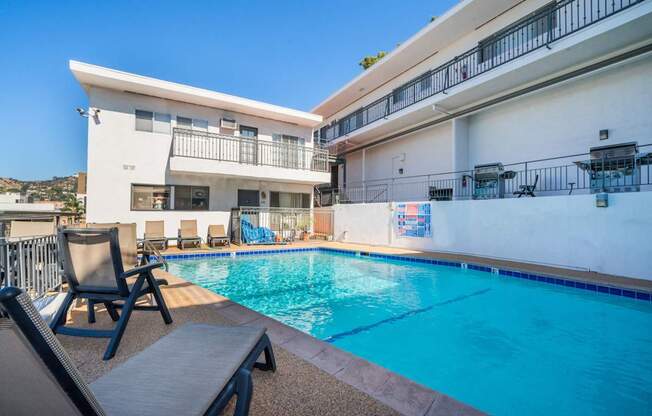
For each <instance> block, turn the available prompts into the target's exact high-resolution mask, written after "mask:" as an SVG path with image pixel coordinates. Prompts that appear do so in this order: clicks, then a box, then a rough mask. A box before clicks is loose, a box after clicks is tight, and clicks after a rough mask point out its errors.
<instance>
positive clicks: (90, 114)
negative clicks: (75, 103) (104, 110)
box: [76, 107, 100, 118]
mask: <svg viewBox="0 0 652 416" xmlns="http://www.w3.org/2000/svg"><path fill="white" fill-rule="evenodd" d="M76 110H77V112H78V113H79V115H80V116H81V117H85V118H88V117H97V116H98V115H99V114H100V110H99V108H91V109H89V110H88V111H87V110H84V109H83V108H81V107H77V109H76Z"/></svg>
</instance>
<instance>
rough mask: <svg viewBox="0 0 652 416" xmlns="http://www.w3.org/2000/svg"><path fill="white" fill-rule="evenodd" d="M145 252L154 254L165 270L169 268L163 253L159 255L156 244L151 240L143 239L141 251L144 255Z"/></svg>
mask: <svg viewBox="0 0 652 416" xmlns="http://www.w3.org/2000/svg"><path fill="white" fill-rule="evenodd" d="M145 253H152V254H154V257H156V260H157V261H160V262H161V263H163V268H164V269H165V271H166V272H167V271H168V270H169V266H168V262H167V260H165V257H164V256H163V255H161V252H160V251H159V250H158V248H156V246H155V245H154V244H152V242H151V241H149V240H143V253H142V254H143V255H145Z"/></svg>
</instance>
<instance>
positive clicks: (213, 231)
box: [208, 224, 226, 237]
mask: <svg viewBox="0 0 652 416" xmlns="http://www.w3.org/2000/svg"><path fill="white" fill-rule="evenodd" d="M208 235H210V236H211V237H226V232H225V231H224V226H223V225H222V224H219V225H209V226H208Z"/></svg>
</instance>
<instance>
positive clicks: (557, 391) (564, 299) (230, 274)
mask: <svg viewBox="0 0 652 416" xmlns="http://www.w3.org/2000/svg"><path fill="white" fill-rule="evenodd" d="M170 272H171V273H173V274H176V275H179V276H182V277H184V278H185V279H188V280H190V281H192V282H194V283H196V284H198V285H200V286H203V287H205V288H208V289H210V290H212V291H214V292H216V293H219V294H222V295H224V296H227V297H229V298H230V299H233V300H234V301H236V302H239V303H241V304H243V305H246V306H247V307H249V308H251V309H254V310H256V311H258V312H261V313H263V314H265V315H268V316H270V317H272V318H275V319H277V320H279V321H281V322H284V323H286V324H287V325H290V326H293V327H295V328H297V329H300V330H302V331H305V332H307V333H309V334H312V335H313V336H315V337H317V338H320V339H323V340H326V341H328V342H332V343H333V344H334V345H336V346H338V347H340V348H342V349H344V350H347V351H350V352H351V353H353V354H356V355H358V356H361V357H363V358H365V359H367V360H370V361H373V362H375V363H377V364H379V365H381V366H383V367H385V368H388V369H390V370H392V371H395V372H397V373H400V374H402V375H404V376H406V377H408V378H411V379H413V380H415V381H417V382H419V383H421V384H424V385H427V386H429V387H431V388H433V389H435V390H438V391H441V392H444V393H446V394H449V395H451V396H453V397H455V398H457V399H458V400H461V401H463V402H466V403H469V404H471V405H473V406H475V407H477V408H479V409H481V410H483V411H485V412H488V413H491V414H496V415H526V414H527V415H551V414H554V415H577V414H582V415H614V414H619V415H650V414H652V303H651V302H646V301H641V300H633V299H628V298H624V297H616V296H611V295H607V294H602V293H595V292H587V291H583V290H579V289H574V288H566V287H560V286H555V285H551V284H547V283H541V282H533V281H529V280H522V279H516V278H511V277H505V276H498V275H495V274H491V273H486V272H480V271H474V270H464V269H460V268H454V267H446V266H436V265H430V264H415V263H406V262H401V261H395V260H375V259H370V258H366V257H354V256H351V255H346V254H337V253H331V252H322V251H312V252H301V253H288V254H272V255H260V256H242V257H240V256H238V257H234V258H198V259H184V260H174V261H172V262H170Z"/></svg>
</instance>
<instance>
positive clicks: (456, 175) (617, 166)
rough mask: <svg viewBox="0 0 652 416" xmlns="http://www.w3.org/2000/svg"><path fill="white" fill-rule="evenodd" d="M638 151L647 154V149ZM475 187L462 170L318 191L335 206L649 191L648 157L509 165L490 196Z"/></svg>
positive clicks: (651, 162)
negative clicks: (528, 190) (527, 193)
mask: <svg viewBox="0 0 652 416" xmlns="http://www.w3.org/2000/svg"><path fill="white" fill-rule="evenodd" d="M639 148H640V149H641V151H643V150H646V151H649V150H652V145H643V146H639ZM478 182H480V181H476V179H475V175H474V172H473V170H463V171H455V172H442V173H432V174H428V175H418V176H410V177H399V178H384V179H374V180H367V181H364V182H352V183H347V184H346V185H345V186H342V187H339V188H337V189H322V191H321V192H322V195H331V196H334V195H337V200H338V201H339V202H340V203H372V202H389V201H424V200H429V199H432V200H453V199H456V200H457V199H486V198H514V197H518V195H519V192H520V191H521V190H523V187H525V186H530V187H532V188H533V193H534V194H535V196H553V195H570V194H583V193H584V194H586V193H596V192H636V191H652V153H641V154H640V155H638V156H632V157H625V158H619V159H615V160H614V159H607V160H602V159H597V160H595V159H594V160H591V159H589V154H588V153H585V154H575V155H570V156H559V157H553V158H546V159H538V160H529V161H525V162H518V163H510V164H507V165H504V172H503V173H502V174H501V177H500V181H499V183H496V184H494V185H495V187H494V188H492V190H491V192H489V193H488V192H487V189H486V188H483V187H478V186H477V185H478ZM485 183H486V181H485V182H484V183H483V184H482V185H483V186H484V184H485ZM334 200H335V198H333V201H334ZM323 205H324V206H326V205H328V204H327V203H324V204H323Z"/></svg>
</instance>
